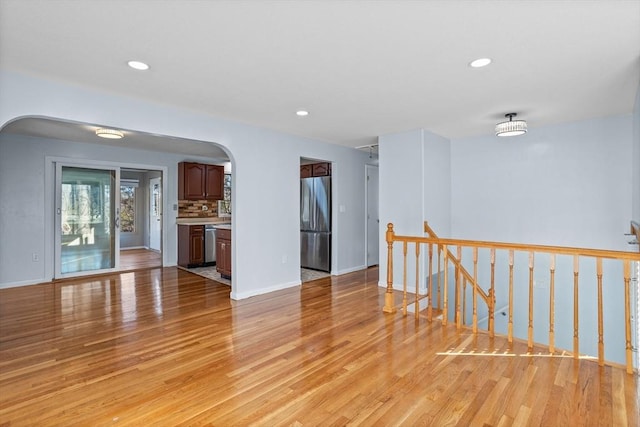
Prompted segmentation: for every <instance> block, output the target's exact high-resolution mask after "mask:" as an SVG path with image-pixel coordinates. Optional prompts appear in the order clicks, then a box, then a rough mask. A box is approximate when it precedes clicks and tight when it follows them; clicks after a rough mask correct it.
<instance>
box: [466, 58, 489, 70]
mask: <svg viewBox="0 0 640 427" xmlns="http://www.w3.org/2000/svg"><path fill="white" fill-rule="evenodd" d="M489 64H491V58H479V59H476V60H475V61H471V62H469V66H470V67H471V68H482V67H486V66H487V65H489Z"/></svg>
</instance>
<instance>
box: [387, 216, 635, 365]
mask: <svg viewBox="0 0 640 427" xmlns="http://www.w3.org/2000/svg"><path fill="white" fill-rule="evenodd" d="M424 226H425V232H426V233H427V236H419V237H418V236H400V235H396V234H395V232H394V230H393V224H392V223H389V224H388V225H387V232H386V241H387V248H388V250H387V289H386V292H385V305H384V308H383V311H384V312H386V313H395V312H396V311H397V307H396V304H395V297H394V286H393V281H394V274H393V268H394V265H393V245H394V243H396V242H400V243H402V254H403V274H402V276H403V279H402V280H403V284H402V286H403V291H402V302H401V307H402V313H403V315H405V316H406V315H407V311H408V310H407V307H408V305H410V304H414V305H415V306H414V312H415V316H416V318H417V317H418V316H419V314H418V313H419V311H420V301H421V300H422V299H424V298H426V299H427V318H428V320H429V321H432V311H433V302H434V298H433V295H432V294H433V289H434V283H433V270H434V269H433V248H434V247H435V248H437V251H438V265H437V270H438V273H437V274H438V285H437V294H438V296H437V307H438V308H440V307H441V308H442V324H443V325H446V324H447V320H448V317H449V315H448V313H449V310H448V304H449V288H450V286H449V266H450V265H451V266H453V268H454V271H455V273H454V274H455V278H454V279H455V280H454V283H453V287H454V288H453V289H454V304H455V310H454V312H453V318H454V320H455V322H456V327H457V328H458V329H461V328H462V327H463V325H464V326H465V327H466V326H467V325H466V322H465V321H464V320H465V319H464V314H465V313H463V310H464V309H465V307H464V306H465V301H463V300H465V299H466V294H467V293H466V292H464V288H465V287H466V286H471V287H472V295H473V321H472V329H473V333H475V334H477V333H478V320H477V296H478V295H479V296H480V298H481V299H482V301H484V302H485V303H486V305H487V310H488V314H489V316H488V318H489V320H488V329H489V334H490V335H491V336H493V335H494V333H495V331H494V326H495V322H494V311H495V301H496V287H495V279H496V275H495V267H496V265H495V264H496V252H506V255H508V296H507V298H508V304H507V306H508V312H509V313H508V316H509V317H508V325H507V339H508V341H509V343H512V342H513V340H514V287H515V286H520V285H522V286H523V288H524V287H525V286H526V290H527V291H528V292H527V293H528V318H527V325H526V332H527V334H526V335H527V347H528V350H529V352H532V351H533V345H534V270H535V260H536V258H537V257H538V258H540V257H542V256H548V257H549V258H548V259H549V276H548V278H549V300H548V301H549V320H548V324H549V332H548V343H545V344H548V348H549V352H550V353H552V354H553V353H554V352H556V351H557V349H556V346H555V337H556V331H555V329H556V326H558V325H557V324H556V323H557V322H556V321H555V314H556V308H555V293H556V285H557V284H556V276H555V273H556V259H557V257H558V256H562V257H565V256H568V257H570V259H571V260H572V270H573V277H572V279H573V280H571V281H570V282H572V283H569V284H567V286H572V287H573V307H572V309H573V322H572V325H571V326H572V329H573V330H572V334H573V352H572V355H573V357H574V358H575V359H578V358H580V357H581V354H580V341H579V338H580V337H579V332H580V324H579V320H580V319H579V313H580V304H579V303H580V298H579V297H580V294H579V290H580V261H581V260H583V259H593V260H595V273H596V274H595V279H596V283H597V286H596V294H597V318H598V319H597V335H598V344H597V348H598V350H597V353H598V355H597V358H598V363H599V365H600V366H603V365H604V363H605V348H604V310H603V276H604V269H603V261H604V260H613V262H615V263H620V264H621V265H622V283H621V284H620V286H619V287H620V288H621V289H622V291H621V292H622V293H623V295H624V321H623V323H624V326H623V328H624V331H625V333H624V360H625V365H626V370H627V372H628V373H632V372H633V362H632V349H633V347H632V338H631V335H632V332H631V309H632V302H631V276H632V275H631V271H632V270H631V266H632V263H640V253H637V252H623V251H610V250H599V249H585V248H571V247H561V246H544V245H523V244H514V243H501V242H488V241H473V240H461V239H441V238H439V237H437V235H436V234H435V232H434V231H433V230H432V229H431V228H430V227H429V226H428V224H427V223H426V222H425V224H424ZM410 244H413V245H415V277H416V284H415V294H414V297H413V303H411V302H410V301H409V299H410V298H409V296H408V293H410V292H409V291H408V287H407V258H408V255H407V254H408V249H409V245H410ZM424 245H426V246H427V248H428V254H429V255H428V267H426V268H428V276H429V278H428V282H427V283H428V285H429V286H428V288H427V293H426V295H420V294H419V277H420V262H419V260H420V253H421V246H424ZM454 247H455V248H457V251H456V254H454V253H453V252H452V251H451V250H449V248H454ZM463 248H465V249H467V250H468V249H470V250H471V251H472V253H473V256H472V263H473V274H471V273H469V272H468V271H467V269H466V268H465V267H464V266H463V260H462V249H463ZM478 250H489V253H490V261H489V264H490V266H489V268H490V288H489V290H488V291H485V290H484V289H483V288H482V287H481V286H480V285H479V284H478ZM518 253H524V254H526V255H527V258H528V266H527V267H528V283H526V284H515V283H514V265H515V259H516V254H518ZM440 258H442V260H443V262H442V265H441V263H440ZM563 260H564V259H563ZM441 277H442V284H441V280H440V279H441ZM560 285H562V286H564V285H565V283H560ZM609 285H610V282H608V287H607V290H608V292H610V293H615V292H616V291H617V286H614V285H610V286H609ZM441 286H442V291H441ZM440 298H442V300H440ZM440 301H441V303H440ZM465 312H466V310H465ZM560 326H563V325H562V324H561V325H560ZM620 326H621V327H622V325H620ZM607 363H610V362H607ZM610 364H615V363H610Z"/></svg>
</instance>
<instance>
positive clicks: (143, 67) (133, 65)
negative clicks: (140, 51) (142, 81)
mask: <svg viewBox="0 0 640 427" xmlns="http://www.w3.org/2000/svg"><path fill="white" fill-rule="evenodd" d="M127 65H128V66H129V67H131V68H133V69H134V70H140V71H145V70H148V69H149V66H148V65H147V64H145V63H144V62H140V61H129V62H127Z"/></svg>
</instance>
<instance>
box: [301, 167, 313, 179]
mask: <svg viewBox="0 0 640 427" xmlns="http://www.w3.org/2000/svg"><path fill="white" fill-rule="evenodd" d="M312 176H313V173H312V170H311V165H302V166H300V178H309V177H312Z"/></svg>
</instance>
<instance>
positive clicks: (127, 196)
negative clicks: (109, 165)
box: [120, 180, 138, 233]
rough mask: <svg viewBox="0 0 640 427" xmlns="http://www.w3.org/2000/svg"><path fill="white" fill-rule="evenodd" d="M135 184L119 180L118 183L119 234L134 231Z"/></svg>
mask: <svg viewBox="0 0 640 427" xmlns="http://www.w3.org/2000/svg"><path fill="white" fill-rule="evenodd" d="M137 186H138V184H137V182H131V181H128V180H121V182H120V232H121V233H135V231H136V187H137Z"/></svg>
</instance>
